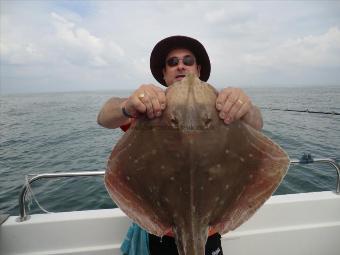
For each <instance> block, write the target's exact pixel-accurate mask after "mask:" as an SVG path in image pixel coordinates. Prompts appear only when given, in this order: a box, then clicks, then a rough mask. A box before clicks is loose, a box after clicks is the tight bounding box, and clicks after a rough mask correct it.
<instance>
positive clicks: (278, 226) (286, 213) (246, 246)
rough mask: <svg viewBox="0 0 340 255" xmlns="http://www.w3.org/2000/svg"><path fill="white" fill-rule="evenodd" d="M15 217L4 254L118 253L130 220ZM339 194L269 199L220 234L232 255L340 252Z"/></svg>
mask: <svg viewBox="0 0 340 255" xmlns="http://www.w3.org/2000/svg"><path fill="white" fill-rule="evenodd" d="M16 219H17V217H15V216H11V217H10V218H9V219H8V220H7V221H5V223H3V224H2V225H1V226H0V254H1V255H10V254H25V255H26V254H35V255H42V254H50V255H51V254H68V255H71V254H72V255H74V254H77V255H79V254H83V255H90V254H91V255H93V254H95V255H102V254H110V255H116V254H120V251H119V247H120V243H121V241H122V240H123V238H124V236H125V234H126V231H127V229H128V227H129V224H130V220H129V219H128V218H127V217H126V216H125V215H124V214H123V213H122V211H121V210H120V209H106V210H92V211H79V212H65V213H52V214H36V215H31V217H30V219H29V220H27V221H24V222H17V221H16ZM339 237H340V195H336V194H335V193H334V192H328V191H325V192H317V193H301V194H294V195H281V196H274V197H271V198H270V199H269V200H268V201H267V202H266V203H265V205H264V206H263V207H261V208H260V210H259V211H258V212H257V213H256V214H255V215H254V216H253V217H252V218H251V219H250V220H249V221H248V222H246V223H245V224H243V225H242V226H241V227H240V228H238V229H237V230H235V231H232V232H229V233H227V234H226V235H224V236H223V237H222V246H223V252H224V254H226V255H228V254H230V255H235V254H237V255H249V254H252V255H257V254H259V255H260V254H261V255H269V254H270V255H272V254H275V255H281V254H282V255H288V254H289V255H339V254H340V238H339Z"/></svg>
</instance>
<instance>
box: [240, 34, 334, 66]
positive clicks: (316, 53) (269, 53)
mask: <svg viewBox="0 0 340 255" xmlns="http://www.w3.org/2000/svg"><path fill="white" fill-rule="evenodd" d="M339 56H340V30H339V27H331V28H329V29H328V31H326V32H325V33H323V34H321V35H307V36H304V37H301V38H295V39H287V40H286V41H284V42H282V43H281V44H279V45H277V46H273V47H270V48H268V49H267V50H265V51H263V52H262V53H260V54H246V55H244V57H243V59H244V62H245V63H247V64H251V65H256V66H261V67H266V68H267V67H275V68H281V69H287V68H298V67H306V68H308V67H320V68H321V67H323V68H324V67H327V66H330V67H332V66H339V67H340V57H339Z"/></svg>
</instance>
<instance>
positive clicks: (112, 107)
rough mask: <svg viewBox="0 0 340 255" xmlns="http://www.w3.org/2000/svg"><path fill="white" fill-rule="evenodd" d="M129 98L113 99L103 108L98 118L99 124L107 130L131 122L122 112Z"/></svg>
mask: <svg viewBox="0 0 340 255" xmlns="http://www.w3.org/2000/svg"><path fill="white" fill-rule="evenodd" d="M126 100H127V98H119V97H112V98H110V99H109V100H108V101H107V102H106V103H105V104H104V105H103V107H102V109H101V110H100V112H99V113H98V116H97V123H98V124H99V125H101V126H103V127H106V128H117V127H120V126H122V125H125V124H128V123H129V122H130V121H131V120H130V119H129V118H128V117H126V116H125V115H124V114H123V112H122V107H123V106H124V105H125V102H126Z"/></svg>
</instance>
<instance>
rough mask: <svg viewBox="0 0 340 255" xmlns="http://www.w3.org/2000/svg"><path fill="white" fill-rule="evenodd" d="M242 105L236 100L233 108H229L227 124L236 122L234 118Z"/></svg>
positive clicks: (240, 101)
mask: <svg viewBox="0 0 340 255" xmlns="http://www.w3.org/2000/svg"><path fill="white" fill-rule="evenodd" d="M243 105H244V103H243V101H242V100H236V102H235V103H234V104H233V106H232V107H231V109H230V110H229V112H228V117H229V119H228V120H227V122H228V123H229V124H230V123H231V122H233V121H235V120H237V118H236V114H237V113H238V112H239V111H240V110H241V108H242V107H243Z"/></svg>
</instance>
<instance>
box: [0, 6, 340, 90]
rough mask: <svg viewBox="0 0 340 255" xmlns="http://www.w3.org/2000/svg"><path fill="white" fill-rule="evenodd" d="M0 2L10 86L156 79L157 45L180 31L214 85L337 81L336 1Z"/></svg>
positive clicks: (0, 38)
mask: <svg viewBox="0 0 340 255" xmlns="http://www.w3.org/2000/svg"><path fill="white" fill-rule="evenodd" d="M0 3H1V8H0V12H1V15H0V20H1V30H0V33H1V34H0V61H1V62H0V65H1V66H0V67H1V68H0V82H1V90H2V91H4V92H6V91H7V92H11V91H21V90H22V92H25V91H41V90H43V91H48V90H52V91H55V90H58V91H60V90H93V89H114V88H117V89H119V88H122V87H124V88H136V87H137V86H138V85H140V84H141V83H156V81H155V80H154V79H153V77H152V75H151V74H150V70H149V55H150V52H151V50H152V48H153V46H154V45H155V43H156V42H157V41H158V40H160V39H162V38H164V37H166V36H170V35H174V34H182V35H188V36H192V37H194V38H197V39H198V40H200V41H201V42H202V43H203V44H204V46H205V47H206V49H207V50H208V53H209V56H210V59H211V61H212V74H211V76H210V77H211V78H210V80H209V81H210V82H212V84H215V83H216V84H217V85H225V84H232V85H235V86H238V85H248V84H252V85H259V86H260V85H263V83H264V82H265V83H266V84H271V83H272V81H273V80H278V79H280V83H281V84H286V83H295V82H299V83H300V84H303V85H310V84H312V82H313V85H314V84H315V83H314V80H312V79H311V78H309V77H312V76H313V75H314V76H316V75H318V76H319V77H323V78H324V79H325V83H328V84H340V78H339V74H338V73H339V72H338V71H336V70H337V69H338V68H339V59H340V57H339V56H340V53H339V47H338V45H340V43H339V28H340V17H339V15H338V13H339V11H340V4H338V3H336V2H317V3H316V2H313V3H308V5H307V4H306V2H300V1H298V2H295V1H294V2H287V3H286V2H270V1H269V2H268V1H264V2H256V3H254V2H252V1H241V2H234V1H210V2H203V1H198V2H195V3H194V4H193V2H180V1H170V2H161V1H156V2H154V1H152V2H149V1H137V2H130V1H125V2H124V1H83V2H81V4H80V2H77V1H72V4H70V3H69V1H62V2H60V1H40V2H34V4H32V3H33V2H31V1H1V2H0ZM37 3H39V4H37ZM273 71H275V72H273ZM276 71H279V72H280V77H279V76H278V75H277V73H278V72H276ZM299 73H300V74H303V75H300V76H298V75H296V74H299ZM278 77H279V78H278ZM325 77H326V78H325Z"/></svg>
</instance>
